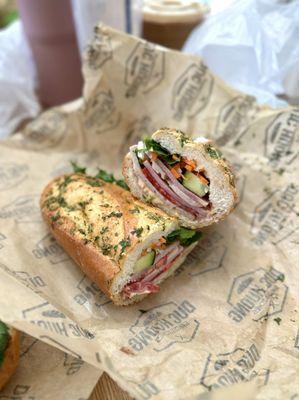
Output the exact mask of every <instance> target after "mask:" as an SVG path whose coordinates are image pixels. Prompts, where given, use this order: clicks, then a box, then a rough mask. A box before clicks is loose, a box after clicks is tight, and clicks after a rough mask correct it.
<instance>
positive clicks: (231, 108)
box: [215, 96, 256, 146]
mask: <svg viewBox="0 0 299 400" xmlns="http://www.w3.org/2000/svg"><path fill="white" fill-rule="evenodd" d="M254 104H255V99H254V97H252V96H237V97H235V98H234V99H232V100H230V101H229V102H228V103H226V104H225V105H224V106H222V108H221V109H220V112H219V116H218V120H217V123H216V130H215V139H216V142H217V144H219V145H221V146H223V145H225V144H226V143H227V142H229V141H230V140H231V139H234V138H235V136H236V135H238V136H240V134H241V135H243V134H244V129H247V128H248V125H249V124H250V122H251V121H252V120H253V118H254V116H255V111H256V110H255V107H254Z"/></svg>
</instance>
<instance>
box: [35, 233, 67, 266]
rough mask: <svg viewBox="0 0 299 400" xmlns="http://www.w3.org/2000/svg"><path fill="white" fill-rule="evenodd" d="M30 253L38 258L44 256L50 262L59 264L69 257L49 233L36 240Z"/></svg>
mask: <svg viewBox="0 0 299 400" xmlns="http://www.w3.org/2000/svg"><path fill="white" fill-rule="evenodd" d="M32 254H33V255H34V257H35V258H37V259H38V260H40V259H44V258H46V259H47V260H49V262H50V263H51V264H59V263H62V262H64V261H69V260H70V257H69V256H68V255H67V254H66V253H65V251H64V250H63V248H62V247H61V246H60V245H59V244H58V243H57V241H56V240H55V239H54V237H53V236H52V235H51V234H50V233H48V234H47V235H46V236H44V237H43V238H42V239H41V240H40V241H38V242H37V244H36V245H35V247H34V249H33V250H32Z"/></svg>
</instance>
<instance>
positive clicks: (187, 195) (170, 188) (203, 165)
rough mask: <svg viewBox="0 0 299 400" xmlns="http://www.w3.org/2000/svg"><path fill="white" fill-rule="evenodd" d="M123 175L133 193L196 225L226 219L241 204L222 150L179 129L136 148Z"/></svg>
mask: <svg viewBox="0 0 299 400" xmlns="http://www.w3.org/2000/svg"><path fill="white" fill-rule="evenodd" d="M123 175H124V177H125V180H126V183H127V184H128V186H129V188H130V190H131V192H132V193H133V195H134V196H136V197H137V198H139V199H140V200H143V201H146V202H148V203H150V204H152V205H154V206H157V207H159V208H161V209H162V210H164V211H165V212H166V213H167V214H168V215H170V216H173V217H177V218H178V219H179V221H180V223H181V224H182V225H184V226H187V227H190V228H193V229H198V228H201V227H204V226H208V225H210V224H212V223H214V222H217V221H219V220H220V219H223V218H224V217H225V216H226V215H228V214H229V213H230V212H231V211H232V209H233V207H234V205H235V203H236V198H237V194H236V189H235V184H234V176H233V173H232V171H231V168H230V166H229V164H228V163H227V162H226V161H225V160H224V159H223V158H222V156H221V153H220V151H219V150H217V149H216V148H215V147H214V146H213V145H212V143H211V141H209V140H206V139H200V140H192V139H190V138H188V137H187V136H186V135H185V134H183V133H182V132H181V131H178V130H174V129H168V128H163V129H160V130H158V131H156V132H155V133H154V134H153V135H152V137H151V138H147V139H145V140H144V141H141V142H139V143H138V144H137V145H134V146H132V147H131V148H130V152H129V153H128V154H127V156H126V157H125V159H124V163H123Z"/></svg>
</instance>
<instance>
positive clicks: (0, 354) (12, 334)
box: [0, 321, 20, 390]
mask: <svg viewBox="0 0 299 400" xmlns="http://www.w3.org/2000/svg"><path fill="white" fill-rule="evenodd" d="M19 353H20V343H19V332H18V331H16V330H15V329H12V328H9V327H8V326H7V325H5V324H4V323H3V322H2V321H0V390H1V389H2V388H3V387H4V385H5V384H6V383H7V382H8V381H9V379H10V377H11V376H12V374H13V373H14V371H15V369H16V368H17V365H18V362H19Z"/></svg>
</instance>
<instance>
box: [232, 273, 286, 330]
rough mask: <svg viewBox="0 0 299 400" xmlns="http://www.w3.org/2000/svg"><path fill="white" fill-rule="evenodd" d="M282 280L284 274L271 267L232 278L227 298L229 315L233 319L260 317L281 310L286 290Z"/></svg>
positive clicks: (240, 320)
mask: <svg viewBox="0 0 299 400" xmlns="http://www.w3.org/2000/svg"><path fill="white" fill-rule="evenodd" d="M283 280H284V274H282V273H281V272H280V271H278V270H276V269H274V268H272V267H271V268H270V269H265V268H258V269H256V270H254V271H252V272H248V273H246V274H243V275H240V276H237V277H236V278H234V280H233V284H232V286H231V289H230V291H229V295H228V298H227V303H228V304H229V305H230V308H229V310H228V316H229V318H231V319H232V320H233V321H235V322H242V321H243V320H244V319H246V318H251V319H252V320H253V321H259V320H262V319H263V318H267V317H270V316H271V315H275V314H279V313H280V312H282V310H283V307H284V304H285V301H286V297H287V293H288V287H287V286H286V284H285V283H283Z"/></svg>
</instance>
